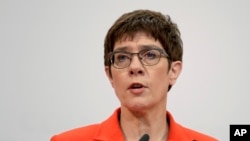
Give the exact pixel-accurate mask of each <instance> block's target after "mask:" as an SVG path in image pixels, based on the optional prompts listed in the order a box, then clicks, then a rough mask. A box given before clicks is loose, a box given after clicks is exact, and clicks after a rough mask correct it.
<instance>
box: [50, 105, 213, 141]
mask: <svg viewBox="0 0 250 141" xmlns="http://www.w3.org/2000/svg"><path fill="white" fill-rule="evenodd" d="M166 114H167V119H168V121H169V131H168V132H169V133H168V139H167V141H217V139H215V138H213V137H210V136H208V135H205V134H203V133H199V132H197V131H194V130H192V129H188V128H186V127H183V126H181V125H180V124H178V123H176V122H175V120H174V119H173V117H172V115H171V114H170V113H169V112H167V113H166ZM119 115H120V109H117V110H116V111H115V112H114V113H113V114H112V115H111V116H110V117H109V118H108V119H106V120H105V121H103V122H102V123H99V124H93V125H88V126H85V127H80V128H76V129H72V130H69V131H66V132H63V133H61V134H58V135H54V136H53V137H52V138H51V140H50V141H124V137H123V134H122V131H121V128H120V126H119V118H118V117H119Z"/></svg>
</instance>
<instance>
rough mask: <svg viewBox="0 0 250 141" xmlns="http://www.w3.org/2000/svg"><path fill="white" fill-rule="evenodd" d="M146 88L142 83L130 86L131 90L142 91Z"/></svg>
mask: <svg viewBox="0 0 250 141" xmlns="http://www.w3.org/2000/svg"><path fill="white" fill-rule="evenodd" d="M143 87H144V86H143V85H142V84H140V83H133V84H132V85H130V87H129V89H140V88H143Z"/></svg>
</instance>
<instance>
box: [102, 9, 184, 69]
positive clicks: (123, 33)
mask: <svg viewBox="0 0 250 141" xmlns="http://www.w3.org/2000/svg"><path fill="white" fill-rule="evenodd" d="M138 32H142V33H145V34H147V35H149V36H151V37H153V38H154V39H155V40H158V41H159V42H160V43H161V45H162V46H163V48H164V50H165V52H166V53H167V54H168V55H169V62H170V63H171V62H172V61H182V56H183V44H182V40H181V37H180V31H179V29H178V27H177V24H175V23H174V22H172V21H171V18H170V16H168V15H163V14H161V13H160V12H156V11H151V10H134V11H132V12H128V13H125V14H123V15H122V16H121V17H119V18H118V19H117V20H116V21H115V23H114V24H113V25H112V26H111V28H110V29H109V30H108V32H107V35H106V37H105V40H104V65H105V66H111V63H110V58H109V53H110V52H112V51H113V49H114V44H115V43H116V42H117V41H119V40H122V39H126V38H131V39H133V37H134V35H135V34H136V33H138ZM110 73H111V72H110Z"/></svg>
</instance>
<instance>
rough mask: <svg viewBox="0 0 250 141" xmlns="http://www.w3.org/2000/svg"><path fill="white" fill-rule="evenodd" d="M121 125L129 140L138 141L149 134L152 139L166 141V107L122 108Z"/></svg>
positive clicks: (152, 140) (153, 140)
mask: <svg viewBox="0 0 250 141" xmlns="http://www.w3.org/2000/svg"><path fill="white" fill-rule="evenodd" d="M120 125H121V128H122V131H123V134H124V136H125V139H126V140H127V141H138V140H139V139H140V138H141V136H143V135H144V134H148V135H149V136H150V140H151V141H166V140H167V135H168V123H167V117H166V109H165V108H163V109H157V111H155V110H151V111H150V110H145V111H143V112H138V111H137V112H135V111H130V110H128V109H126V108H121V116H120Z"/></svg>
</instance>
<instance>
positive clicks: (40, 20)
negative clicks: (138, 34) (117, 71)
mask: <svg viewBox="0 0 250 141" xmlns="http://www.w3.org/2000/svg"><path fill="white" fill-rule="evenodd" d="M135 9H152V10H157V11H160V12H162V13H166V14H169V15H170V16H171V17H172V19H173V21H175V22H176V23H177V24H178V25H179V28H180V30H181V33H182V39H183V42H184V69H183V72H182V74H181V76H180V78H179V80H178V81H177V84H176V86H174V87H173V89H172V90H171V92H170V93H169V98H168V109H169V110H170V111H171V112H172V113H173V115H174V116H175V119H176V120H177V121H178V122H180V123H181V124H183V125H185V126H188V127H190V128H193V129H195V130H199V131H201V132H204V133H207V134H210V135H212V136H215V137H217V138H218V139H220V140H222V141H228V140H229V124H249V123H250V113H249V107H250V103H249V99H250V95H249V81H250V76H249V72H250V63H249V60H250V56H249V55H248V54H249V52H250V49H249V46H250V42H249V32H250V27H249V25H250V20H249V16H250V14H249V13H250V10H249V9H250V4H249V1H247V0H230V1H225V0H203V1H200V0H188V1H187V0H179V1H177V0H175V1H173V0H172V1H167V0H165V1H163V0H148V1H139V0H138V1H135V0H126V1H125V0H124V1H117V0H106V1H101V0H100V1H97V0H91V1H83V0H39V1H38V0H36V1H35V0H22V1H21V0H20V1H19V0H0V67H1V69H0V95H1V98H0V140H1V141H45V140H49V139H50V137H51V136H52V135H53V134H56V133H60V132H62V131H65V130H68V129H71V128H75V127H79V126H84V125H87V124H91V123H96V122H100V121H102V120H104V119H106V118H107V117H108V116H109V115H110V114H111V113H112V112H113V110H114V109H115V108H116V107H118V106H119V102H118V100H117V98H116V97H115V94H114V92H113V90H112V87H111V86H110V84H109V82H108V80H107V78H106V76H105V74H104V67H103V40H104V36H105V34H106V31H107V30H108V28H109V27H110V26H111V25H112V24H113V22H114V21H115V20H116V19H117V18H118V17H119V16H120V15H121V14H122V13H124V12H128V11H131V10H135Z"/></svg>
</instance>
